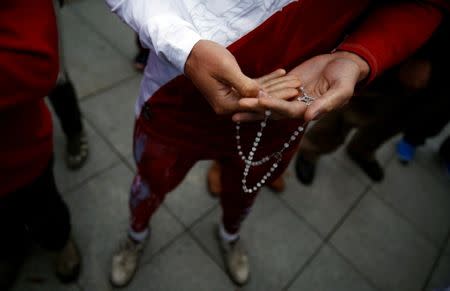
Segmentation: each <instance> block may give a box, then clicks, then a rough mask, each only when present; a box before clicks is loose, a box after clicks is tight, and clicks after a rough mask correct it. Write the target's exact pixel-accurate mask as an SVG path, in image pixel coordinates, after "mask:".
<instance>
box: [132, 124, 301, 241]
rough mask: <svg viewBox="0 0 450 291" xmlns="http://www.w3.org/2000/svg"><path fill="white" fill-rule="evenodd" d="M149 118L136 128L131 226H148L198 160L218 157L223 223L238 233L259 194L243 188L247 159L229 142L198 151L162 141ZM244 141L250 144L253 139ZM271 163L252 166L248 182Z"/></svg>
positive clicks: (141, 228) (283, 165)
mask: <svg viewBox="0 0 450 291" xmlns="http://www.w3.org/2000/svg"><path fill="white" fill-rule="evenodd" d="M147 122H148V121H147V120H145V119H144V118H142V117H141V118H139V119H138V120H137V121H136V124H135V130H134V158H135V161H136V164H137V169H138V170H137V174H136V176H135V178H134V181H133V184H132V187H131V195H130V201H129V203H130V210H131V229H132V230H133V231H135V232H142V231H145V230H146V229H147V227H148V223H149V220H150V218H151V217H152V215H153V213H154V212H155V211H156V209H158V207H159V205H160V204H161V203H162V202H163V200H164V198H165V196H166V194H167V193H168V192H170V191H172V190H173V189H174V188H175V187H176V186H177V185H178V184H179V183H180V182H181V181H182V180H183V178H184V177H185V176H186V174H187V173H188V171H189V170H190V169H191V167H192V166H193V165H194V164H195V163H196V162H197V161H199V160H217V161H219V162H220V163H221V169H222V186H223V194H222V195H221V197H220V203H221V206H222V211H223V213H222V223H223V225H224V227H225V229H226V230H227V231H228V232H229V233H236V232H237V231H238V230H239V228H240V225H241V223H242V221H243V220H244V219H245V217H246V216H247V214H248V213H249V212H250V209H251V207H252V205H253V202H254V200H255V198H256V196H257V194H256V193H252V194H246V193H244V192H243V191H242V185H241V180H242V172H243V169H244V163H243V161H242V160H241V159H240V158H239V156H238V154H237V153H236V151H235V150H234V149H230V148H228V146H227V148H226V150H225V149H224V148H222V149H221V148H214V149H211V147H208V148H207V149H205V150H204V151H198V150H193V149H189V148H186V147H183V146H180V145H177V144H175V143H171V142H167V141H163V139H161V138H160V137H159V136H158V135H156V134H153V133H152V131H151V130H148V124H146V123H147ZM255 134H256V132H255ZM288 137H289V136H286V138H288ZM230 138H234V137H230ZM299 140H300V139H298V140H297V141H299ZM195 142H197V143H204V144H208V142H207V141H205V140H202V141H196V140H192V143H195ZM244 142H248V143H249V144H250V142H251V143H252V142H253V140H251V141H245V140H244ZM282 144H283V142H280V147H281V146H282ZM296 147H297V144H295V145H294V146H293V147H292V148H290V149H288V151H286V152H285V153H284V155H283V158H282V161H281V162H279V163H278V164H279V166H278V168H277V169H276V171H275V172H274V173H273V174H272V176H271V178H272V179H274V178H277V177H279V176H280V175H281V174H282V173H283V172H284V170H285V169H286V167H287V166H288V164H289V161H290V159H291V158H292V156H293V155H294V153H295V149H296ZM256 158H258V156H256ZM271 165H272V162H271V161H269V162H268V163H266V164H265V165H262V166H258V167H254V168H252V169H251V170H250V173H249V176H248V177H247V181H248V183H249V184H248V185H251V186H253V185H254V184H255V183H256V182H258V181H259V180H260V179H261V177H262V176H263V175H264V174H265V173H266V171H267V170H268V169H269V168H270V166H271ZM268 182H270V181H268Z"/></svg>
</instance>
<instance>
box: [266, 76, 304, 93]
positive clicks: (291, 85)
mask: <svg viewBox="0 0 450 291" xmlns="http://www.w3.org/2000/svg"><path fill="white" fill-rule="evenodd" d="M300 85H301V82H300V80H298V79H288V80H284V81H282V82H279V83H276V84H274V85H272V86H269V87H265V86H264V87H263V89H264V90H265V91H266V92H267V93H268V94H269V95H272V93H273V92H276V91H280V90H283V89H293V90H295V91H296V92H297V95H299V94H300V92H299V90H298V88H299V87H300Z"/></svg>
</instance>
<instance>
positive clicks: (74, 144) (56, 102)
mask: <svg viewBox="0 0 450 291" xmlns="http://www.w3.org/2000/svg"><path fill="white" fill-rule="evenodd" d="M54 2H55V12H56V15H57V16H58V18H57V19H58V27H59V28H60V31H61V21H59V20H60V18H59V16H60V10H61V9H64V8H62V7H60V5H59V4H58V3H56V1H54ZM59 40H60V41H59V65H60V67H59V75H58V80H57V82H56V85H55V88H53V90H52V91H51V92H50V93H49V95H48V97H49V100H50V103H51V104H52V107H53V109H54V111H55V113H56V116H57V117H58V119H59V121H60V123H61V127H62V129H63V132H64V134H65V136H66V142H67V145H66V157H65V159H66V164H67V167H68V168H69V169H78V168H80V167H81V166H83V165H84V163H85V161H86V159H87V157H88V144H87V139H86V134H85V133H84V130H83V123H82V121H81V111H80V106H79V104H78V98H77V94H76V91H75V88H74V86H73V83H72V81H71V80H70V78H69V75H68V73H67V69H66V64H65V58H64V46H63V43H62V37H61V35H60V37H59Z"/></svg>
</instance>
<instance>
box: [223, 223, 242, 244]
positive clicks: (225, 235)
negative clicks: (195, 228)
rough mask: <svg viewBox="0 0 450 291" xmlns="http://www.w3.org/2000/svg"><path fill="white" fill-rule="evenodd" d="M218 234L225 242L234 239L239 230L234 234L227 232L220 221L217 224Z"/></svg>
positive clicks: (236, 237)
mask: <svg viewBox="0 0 450 291" xmlns="http://www.w3.org/2000/svg"><path fill="white" fill-rule="evenodd" d="M219 235H220V237H221V238H222V239H223V240H224V241H225V242H227V243H229V242H232V241H235V240H236V239H238V238H239V232H237V233H234V234H231V233H228V232H227V231H226V230H225V227H224V226H223V224H222V223H220V226H219Z"/></svg>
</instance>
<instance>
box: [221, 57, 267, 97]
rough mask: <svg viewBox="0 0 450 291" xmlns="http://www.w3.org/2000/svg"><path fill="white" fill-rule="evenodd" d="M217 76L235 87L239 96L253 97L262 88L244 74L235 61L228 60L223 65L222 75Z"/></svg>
mask: <svg viewBox="0 0 450 291" xmlns="http://www.w3.org/2000/svg"><path fill="white" fill-rule="evenodd" d="M216 78H218V79H219V80H220V81H222V82H224V83H225V84H228V85H229V86H231V87H233V88H234V89H235V90H236V91H237V93H238V95H239V96H242V97H253V98H256V97H257V96H258V93H259V90H260V85H259V83H258V82H257V81H256V80H254V79H251V78H249V77H247V76H246V75H244V73H242V71H241V69H240V68H239V65H238V64H237V63H235V62H233V63H232V62H226V63H225V64H224V65H223V71H222V72H221V74H220V76H216Z"/></svg>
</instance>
